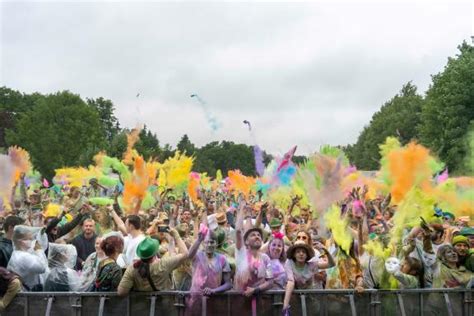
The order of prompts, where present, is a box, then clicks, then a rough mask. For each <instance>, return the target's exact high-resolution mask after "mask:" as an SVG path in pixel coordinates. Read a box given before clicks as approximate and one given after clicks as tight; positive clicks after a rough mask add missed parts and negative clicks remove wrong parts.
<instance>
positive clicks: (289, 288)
mask: <svg viewBox="0 0 474 316" xmlns="http://www.w3.org/2000/svg"><path fill="white" fill-rule="evenodd" d="M294 289H295V281H290V280H289V281H288V283H287V284H286V288H285V298H284V299H283V309H287V308H289V307H290V299H291V294H293V290H294Z"/></svg>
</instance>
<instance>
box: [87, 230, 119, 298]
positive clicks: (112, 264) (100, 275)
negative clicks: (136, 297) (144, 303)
mask: <svg viewBox="0 0 474 316" xmlns="http://www.w3.org/2000/svg"><path fill="white" fill-rule="evenodd" d="M123 247H124V242H123V237H122V236H121V235H120V233H110V234H108V235H106V236H104V238H103V240H102V242H101V244H100V248H101V249H102V251H103V252H104V254H105V255H106V256H107V257H106V258H105V259H103V260H102V261H100V263H99V266H98V267H97V277H96V280H95V286H94V290H95V291H97V292H115V291H117V287H118V285H119V284H120V280H121V279H122V268H121V267H120V266H119V265H118V264H117V258H118V257H119V255H120V254H121V253H122V252H123Z"/></svg>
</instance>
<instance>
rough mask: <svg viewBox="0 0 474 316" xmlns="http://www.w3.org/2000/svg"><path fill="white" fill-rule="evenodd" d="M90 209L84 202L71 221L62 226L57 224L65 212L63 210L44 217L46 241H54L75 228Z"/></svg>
mask: <svg viewBox="0 0 474 316" xmlns="http://www.w3.org/2000/svg"><path fill="white" fill-rule="evenodd" d="M90 209H91V207H90V206H89V205H87V204H84V206H83V207H82V208H81V212H80V213H79V214H77V215H76V217H74V218H73V219H72V221H70V222H69V223H67V224H65V225H63V226H58V224H59V222H60V221H61V219H62V218H63V216H64V214H65V213H64V212H63V213H61V214H60V215H59V216H58V217H48V218H46V219H45V220H44V224H45V226H46V234H47V235H48V241H49V242H55V241H56V240H57V239H59V238H61V237H62V236H64V235H66V234H68V233H69V232H70V231H72V230H73V229H74V228H76V226H77V225H79V224H80V223H81V221H82V220H83V218H84V216H86V215H87V214H88V213H89V211H90Z"/></svg>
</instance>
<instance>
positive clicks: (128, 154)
mask: <svg viewBox="0 0 474 316" xmlns="http://www.w3.org/2000/svg"><path fill="white" fill-rule="evenodd" d="M141 130H142V128H141V127H137V128H134V129H132V131H131V132H130V133H128V134H127V150H126V151H125V153H124V154H123V163H125V164H126V165H132V164H133V158H135V157H136V156H137V152H136V151H134V150H133V146H135V143H136V142H137V141H138V140H139V139H140V132H141Z"/></svg>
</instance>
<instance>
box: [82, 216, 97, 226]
mask: <svg viewBox="0 0 474 316" xmlns="http://www.w3.org/2000/svg"><path fill="white" fill-rule="evenodd" d="M85 222H92V223H93V224H95V220H94V219H92V218H90V217H87V218H86V219H84V220H83V221H82V225H84V223H85Z"/></svg>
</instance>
